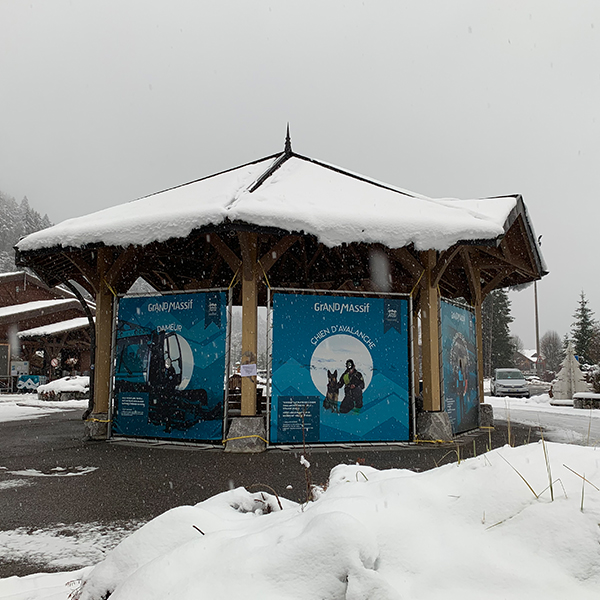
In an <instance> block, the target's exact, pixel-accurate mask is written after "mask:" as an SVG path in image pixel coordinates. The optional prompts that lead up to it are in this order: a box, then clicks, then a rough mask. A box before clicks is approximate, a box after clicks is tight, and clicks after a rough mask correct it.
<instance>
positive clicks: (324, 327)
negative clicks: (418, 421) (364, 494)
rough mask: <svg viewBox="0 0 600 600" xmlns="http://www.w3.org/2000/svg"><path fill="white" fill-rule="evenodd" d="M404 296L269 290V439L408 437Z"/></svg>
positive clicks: (408, 403)
mask: <svg viewBox="0 0 600 600" xmlns="http://www.w3.org/2000/svg"><path fill="white" fill-rule="evenodd" d="M408 326H409V319H408V300H405V299H397V298H394V299H386V300H384V299H381V298H365V297H349V296H318V295H299V294H275V295H274V298H273V361H272V392H271V424H270V437H271V442H273V443H302V442H303V441H305V442H307V443H311V442H351V441H354V442H360V441H407V440H408V439H409V435H410V430H409V414H410V410H409V406H410V394H409V389H410V386H409V373H410V360H409V344H408V340H409V337H408Z"/></svg>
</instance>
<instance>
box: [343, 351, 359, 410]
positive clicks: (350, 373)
mask: <svg viewBox="0 0 600 600" xmlns="http://www.w3.org/2000/svg"><path fill="white" fill-rule="evenodd" d="M338 385H339V387H340V388H342V387H343V388H344V399H343V400H342V403H341V404H340V412H341V413H349V412H350V411H351V410H356V411H357V412H358V410H360V409H361V408H362V405H363V390H364V388H365V380H364V379H363V376H362V373H360V372H359V371H357V370H356V366H355V365H354V361H353V360H352V359H351V358H349V359H348V360H347V361H346V370H345V371H344V372H343V373H342V376H341V377H340V382H339V384H338Z"/></svg>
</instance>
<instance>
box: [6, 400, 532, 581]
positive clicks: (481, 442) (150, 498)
mask: <svg viewBox="0 0 600 600" xmlns="http://www.w3.org/2000/svg"><path fill="white" fill-rule="evenodd" d="M81 414H82V410H74V411H65V412H60V413H55V414H53V415H49V416H46V417H41V418H38V419H31V420H26V421H9V422H5V423H0V531H8V530H12V529H16V528H30V529H31V530H34V529H37V528H42V527H51V526H53V525H56V524H73V523H91V522H101V523H114V522H117V521H129V520H142V521H145V520H149V519H152V518H153V517H156V516H157V515H159V514H161V513H163V512H165V511H166V510H169V509H170V508H173V507H176V506H180V505H184V504H196V503H198V502H201V501H202V500H205V499H206V498H209V497H210V496H213V495H214V494H217V493H219V492H222V491H225V490H227V489H230V488H232V487H238V486H244V487H246V488H247V489H249V490H251V491H258V490H261V489H262V490H264V491H269V488H271V489H272V490H274V491H275V492H276V493H277V494H278V495H281V496H284V497H286V498H289V499H290V500H295V501H298V502H303V501H305V500H306V498H307V491H306V490H307V482H306V472H305V468H304V467H303V466H302V465H301V464H300V456H301V455H302V454H303V450H302V448H285V449H278V448H271V449H269V450H268V451H266V452H263V453H261V454H230V453H225V452H223V450H222V448H206V447H203V448H198V447H194V446H183V445H174V444H156V443H148V442H129V441H110V442H90V441H87V442H84V441H82V436H83V423H82V421H81ZM511 436H512V437H513V444H514V445H520V444H523V443H527V442H528V441H531V442H534V441H537V439H538V436H537V432H535V431H534V430H533V429H530V428H528V427H522V426H518V425H514V424H513V425H512V427H511ZM507 442H508V429H507V425H506V423H503V422H499V421H497V422H496V424H495V428H494V429H493V430H477V431H474V432H471V433H468V434H464V435H462V436H459V437H458V438H457V439H456V440H455V441H454V442H452V443H445V444H431V443H420V444H388V445H372V446H359V447H351V448H350V447H342V446H328V447H327V448H323V447H317V448H309V449H307V452H306V454H307V458H308V460H309V461H310V464H311V468H310V477H311V479H312V483H314V484H317V485H325V484H326V483H327V478H328V475H329V472H330V470H331V469H332V468H333V467H334V466H335V465H337V464H340V463H351V464H355V463H359V464H365V465H370V466H373V467H375V468H377V469H389V468H400V469H410V470H413V471H425V470H428V469H432V468H434V467H436V466H439V465H442V464H445V463H449V462H456V461H457V459H458V457H459V456H460V458H461V460H462V459H464V458H468V457H471V456H473V455H474V454H477V455H480V454H483V453H484V452H485V451H486V450H487V449H488V448H489V447H490V444H491V447H492V448H496V447H499V446H503V445H504V444H506V443H507ZM15 480H18V481H21V482H25V483H24V484H21V485H13V484H12V483H11V482H15ZM267 486H268V487H267ZM290 486H291V487H290ZM38 571H39V568H36V567H35V566H33V565H28V564H27V563H15V562H9V561H8V560H7V559H4V560H3V558H2V557H1V556H0V578H2V577H8V576H11V575H26V574H28V573H32V572H38Z"/></svg>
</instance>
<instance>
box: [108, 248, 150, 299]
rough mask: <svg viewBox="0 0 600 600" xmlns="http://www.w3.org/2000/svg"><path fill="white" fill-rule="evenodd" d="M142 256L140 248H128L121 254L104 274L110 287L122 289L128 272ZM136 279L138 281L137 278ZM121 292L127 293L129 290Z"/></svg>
mask: <svg viewBox="0 0 600 600" xmlns="http://www.w3.org/2000/svg"><path fill="white" fill-rule="evenodd" d="M140 254H141V249H140V247H139V246H128V247H127V248H126V249H125V250H124V251H123V252H121V254H119V256H118V257H117V259H116V260H115V261H114V262H113V263H112V265H111V266H110V268H109V270H108V271H107V272H106V273H105V274H104V280H105V281H106V283H107V284H108V286H109V287H112V288H113V289H118V288H120V287H122V286H121V285H120V284H121V282H122V281H123V280H124V278H125V277H124V276H125V274H126V271H127V270H128V269H130V267H131V265H132V264H133V263H134V262H135V261H136V260H138V259H139V256H140ZM135 279H137V276H136V278H135ZM135 279H134V281H135ZM132 283H133V282H132ZM128 289H129V288H128ZM119 291H120V292H122V293H125V292H126V291H127V290H119Z"/></svg>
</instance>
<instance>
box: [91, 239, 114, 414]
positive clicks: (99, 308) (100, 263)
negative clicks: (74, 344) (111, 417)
mask: <svg viewBox="0 0 600 600" xmlns="http://www.w3.org/2000/svg"><path fill="white" fill-rule="evenodd" d="M111 258H112V256H111V253H109V251H108V249H107V248H99V249H98V258H97V278H98V281H99V285H98V290H97V292H96V360H95V367H94V409H93V413H92V415H91V418H92V419H98V420H102V419H104V420H105V419H106V418H107V417H106V415H107V414H108V407H109V402H110V380H111V377H112V365H111V344H112V321H113V295H112V293H111V291H110V289H109V288H108V286H107V285H106V281H105V275H106V273H107V271H108V270H109V268H110V264H111V263H110V260H111Z"/></svg>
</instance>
